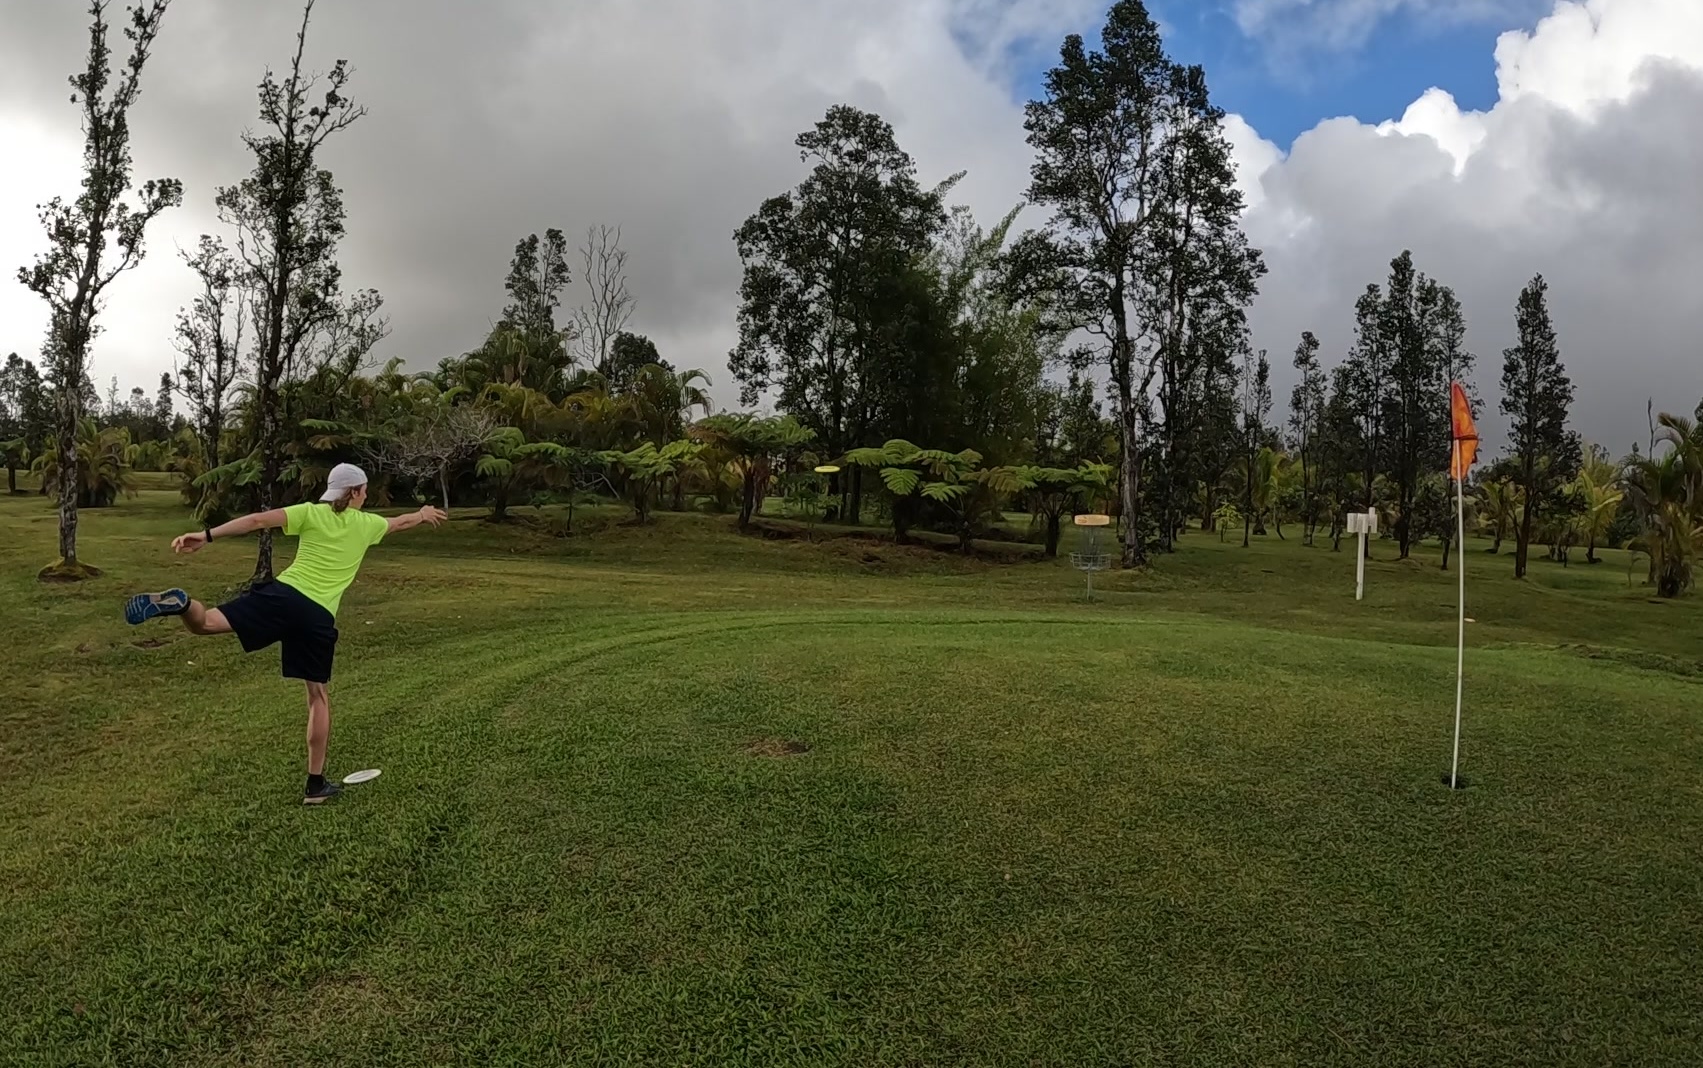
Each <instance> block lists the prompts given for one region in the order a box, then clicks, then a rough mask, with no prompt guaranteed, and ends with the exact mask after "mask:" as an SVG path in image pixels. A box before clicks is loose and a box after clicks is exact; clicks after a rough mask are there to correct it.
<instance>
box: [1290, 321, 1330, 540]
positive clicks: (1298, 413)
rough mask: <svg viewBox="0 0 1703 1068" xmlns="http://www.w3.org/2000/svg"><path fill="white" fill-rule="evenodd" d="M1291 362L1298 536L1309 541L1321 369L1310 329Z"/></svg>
mask: <svg viewBox="0 0 1703 1068" xmlns="http://www.w3.org/2000/svg"><path fill="white" fill-rule="evenodd" d="M1294 364H1295V370H1296V372H1297V373H1298V374H1299V375H1300V380H1299V381H1297V382H1296V383H1295V388H1294V390H1292V391H1291V392H1290V394H1289V435H1290V440H1291V441H1292V442H1293V443H1294V446H1295V453H1296V455H1297V457H1299V459H1300V461H1301V540H1302V542H1303V543H1305V544H1307V545H1312V544H1313V534H1314V532H1315V531H1316V530H1317V529H1318V525H1319V512H1318V493H1317V488H1316V486H1315V484H1314V483H1315V481H1316V479H1317V475H1318V472H1317V470H1316V467H1317V464H1316V462H1315V461H1316V456H1315V453H1316V452H1317V446H1318V437H1319V423H1320V421H1321V420H1322V419H1323V418H1324V409H1325V373H1324V371H1323V369H1321V368H1320V367H1319V339H1318V338H1317V337H1315V336H1314V335H1313V332H1312V331H1311V330H1307V331H1303V332H1302V334H1301V343H1300V344H1299V345H1297V346H1295V361H1294Z"/></svg>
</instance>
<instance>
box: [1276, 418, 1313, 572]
mask: <svg viewBox="0 0 1703 1068" xmlns="http://www.w3.org/2000/svg"><path fill="white" fill-rule="evenodd" d="M1312 486H1313V484H1312V483H1311V482H1310V481H1308V479H1307V447H1306V445H1304V444H1303V445H1302V446H1301V544H1302V545H1305V546H1306V547H1307V548H1309V549H1310V548H1312V547H1313V528H1314V526H1315V525H1316V524H1315V523H1314V516H1313V488H1312ZM1282 536H1283V532H1282V531H1281V530H1279V531H1278V537H1282Z"/></svg>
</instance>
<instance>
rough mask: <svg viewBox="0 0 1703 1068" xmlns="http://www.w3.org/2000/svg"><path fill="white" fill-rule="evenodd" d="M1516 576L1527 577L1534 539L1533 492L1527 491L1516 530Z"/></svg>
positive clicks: (1519, 577)
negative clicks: (1528, 557) (1528, 558)
mask: <svg viewBox="0 0 1703 1068" xmlns="http://www.w3.org/2000/svg"><path fill="white" fill-rule="evenodd" d="M1514 539H1515V540H1514V577H1515V578H1517V579H1521V578H1525V577H1526V560H1527V553H1528V552H1529V550H1530V549H1531V541H1532V494H1531V491H1530V490H1529V489H1528V490H1527V491H1526V501H1525V504H1524V505H1523V506H1522V507H1521V509H1520V525H1519V528H1518V529H1517V530H1515V531H1514Z"/></svg>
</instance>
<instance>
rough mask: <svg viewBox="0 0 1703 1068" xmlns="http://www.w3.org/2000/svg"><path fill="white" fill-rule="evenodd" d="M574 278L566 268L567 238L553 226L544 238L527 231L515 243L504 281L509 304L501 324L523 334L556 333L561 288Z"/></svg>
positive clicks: (564, 287) (504, 310)
mask: <svg viewBox="0 0 1703 1068" xmlns="http://www.w3.org/2000/svg"><path fill="white" fill-rule="evenodd" d="M571 281H573V274H572V272H571V271H569V270H568V239H567V237H566V236H565V235H564V234H563V233H562V231H560V230H558V229H555V228H554V227H552V228H550V229H548V230H545V231H544V237H543V239H542V240H540V239H539V237H538V235H537V234H528V235H527V236H525V237H523V238H521V239H520V240H519V241H518V242H516V243H515V246H514V258H513V259H512V260H510V261H509V276H508V279H507V280H506V281H505V282H504V288H506V289H507V290H508V294H509V303H508V306H507V307H506V308H504V309H503V320H502V324H501V325H503V326H507V327H510V328H512V329H515V330H520V331H522V332H524V333H529V334H537V335H549V334H555V333H556V332H557V327H556V309H557V308H559V307H561V304H562V290H564V289H566V288H567V286H568V283H569V282H571Z"/></svg>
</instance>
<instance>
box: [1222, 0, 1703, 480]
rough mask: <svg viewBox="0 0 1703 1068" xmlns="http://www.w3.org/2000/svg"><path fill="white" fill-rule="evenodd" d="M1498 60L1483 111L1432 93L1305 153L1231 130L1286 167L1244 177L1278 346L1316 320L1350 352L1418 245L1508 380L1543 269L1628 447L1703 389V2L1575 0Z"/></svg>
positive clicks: (1493, 368)
mask: <svg viewBox="0 0 1703 1068" xmlns="http://www.w3.org/2000/svg"><path fill="white" fill-rule="evenodd" d="M1487 58H1488V57H1487ZM1495 62H1496V69H1497V81H1498V84H1499V86H1500V94H1499V99H1498V101H1497V102H1496V104H1495V105H1494V106H1493V107H1491V108H1490V109H1489V110H1487V111H1484V112H1476V111H1462V110H1461V109H1460V108H1459V107H1458V106H1457V105H1456V103H1455V101H1454V99H1453V98H1452V97H1451V96H1449V94H1448V93H1446V92H1444V91H1442V90H1441V89H1433V90H1431V91H1429V92H1427V93H1426V94H1424V95H1423V96H1422V97H1421V98H1420V99H1418V100H1417V101H1415V102H1414V103H1413V104H1412V106H1410V107H1409V108H1408V109H1407V111H1406V113H1405V114H1404V115H1403V116H1402V117H1401V118H1400V119H1399V120H1395V121H1391V122H1384V123H1380V124H1376V125H1372V124H1366V123H1362V122H1359V121H1356V120H1354V119H1332V120H1329V121H1326V122H1322V123H1320V124H1319V125H1318V126H1316V127H1315V128H1313V129H1312V130H1309V131H1307V132H1306V133H1304V134H1302V135H1301V136H1300V137H1298V138H1297V139H1296V140H1295V142H1294V144H1293V145H1292V146H1290V148H1289V149H1288V151H1286V152H1280V151H1279V150H1278V147H1277V146H1275V145H1271V144H1269V143H1266V144H1255V143H1250V142H1249V141H1248V138H1249V137H1250V136H1251V133H1250V132H1249V131H1248V130H1247V129H1246V125H1245V124H1241V125H1240V126H1238V125H1236V124H1234V123H1233V124H1232V126H1231V128H1230V130H1231V135H1232V137H1233V138H1234V139H1235V140H1236V144H1237V155H1238V161H1239V162H1241V163H1243V164H1247V163H1249V161H1254V162H1253V167H1256V168H1257V167H1258V161H1259V160H1260V159H1262V158H1263V159H1264V160H1266V161H1267V162H1266V165H1265V166H1264V168H1263V170H1259V171H1258V173H1257V177H1255V176H1254V173H1253V171H1252V169H1251V168H1250V169H1245V170H1244V172H1243V174H1242V181H1243V182H1244V184H1245V185H1248V186H1251V187H1253V188H1254V190H1255V193H1254V195H1253V197H1252V198H1251V200H1250V203H1251V207H1250V210H1249V212H1248V217H1247V225H1248V229H1249V231H1250V234H1251V235H1252V237H1253V239H1254V240H1255V242H1256V243H1258V244H1260V245H1262V246H1263V247H1264V248H1265V250H1266V254H1267V258H1268V262H1269V263H1270V265H1271V274H1270V275H1269V277H1268V278H1267V279H1266V284H1265V286H1264V290H1263V292H1262V294H1261V298H1260V301H1259V303H1258V305H1257V306H1256V308H1255V310H1254V317H1253V321H1254V324H1255V328H1256V330H1257V332H1258V335H1259V343H1260V344H1261V345H1264V346H1267V347H1269V348H1270V349H1271V350H1272V351H1273V353H1274V354H1276V355H1278V356H1283V357H1286V356H1287V353H1288V351H1289V350H1290V349H1291V348H1292V347H1293V345H1294V339H1295V338H1297V337H1298V336H1299V334H1300V332H1301V331H1302V330H1304V329H1312V330H1315V331H1317V332H1319V333H1320V335H1321V337H1322V338H1323V339H1324V340H1325V342H1326V348H1327V354H1329V355H1332V356H1335V357H1340V356H1341V355H1342V354H1343V353H1345V352H1346V351H1347V348H1348V346H1349V344H1350V343H1351V341H1352V336H1351V332H1350V325H1351V313H1352V308H1353V302H1354V299H1355V297H1356V295H1357V294H1358V293H1359V292H1360V291H1361V290H1362V289H1363V288H1364V287H1365V285H1366V283H1368V282H1375V281H1382V280H1383V278H1384V276H1385V274H1386V273H1387V264H1388V261H1389V259H1390V258H1391V257H1392V256H1394V255H1395V254H1396V253H1398V252H1400V251H1401V250H1402V249H1404V248H1411V249H1412V250H1413V251H1414V254H1415V257H1416V259H1417V261H1418V264H1419V266H1420V268H1421V269H1423V270H1425V271H1426V272H1427V273H1430V274H1432V275H1433V276H1434V277H1437V278H1439V279H1440V280H1442V281H1443V282H1445V283H1447V284H1449V285H1452V286H1454V287H1455V289H1456V291H1457V293H1459V295H1460V296H1461V298H1462V301H1463V303H1464V305H1465V308H1466V312H1467V315H1468V326H1469V331H1470V334H1469V342H1470V343H1471V345H1472V347H1473V348H1474V350H1475V351H1476V353H1477V354H1478V357H1479V365H1478V371H1477V375H1476V378H1477V381H1478V382H1479V384H1480V386H1481V387H1484V389H1485V392H1486V394H1487V395H1492V396H1493V395H1495V394H1496V393H1497V390H1496V386H1497V383H1498V381H1499V377H1500V368H1501V350H1502V349H1503V348H1504V347H1505V346H1507V345H1509V344H1511V343H1512V332H1513V306H1514V300H1515V297H1516V296H1517V294H1518V292H1519V289H1520V287H1521V286H1522V285H1523V284H1524V283H1525V282H1526V281H1527V280H1528V279H1530V277H1531V276H1532V275H1533V274H1536V273H1539V272H1541V273H1543V274H1544V275H1545V277H1546V278H1547V279H1548V280H1549V282H1550V285H1551V290H1550V295H1551V301H1552V311H1553V313H1554V316H1555V320H1556V324H1557V327H1558V330H1559V332H1560V337H1561V344H1562V347H1563V354H1564V357H1565V359H1566V361H1567V364H1568V367H1569V370H1570V372H1571V373H1572V376H1573V378H1574V381H1575V383H1576V385H1577V386H1578V399H1577V401H1576V404H1575V417H1576V424H1577V425H1578V427H1579V428H1580V429H1581V430H1582V432H1583V433H1585V434H1586V435H1587V436H1589V437H1591V438H1593V439H1596V440H1599V441H1601V442H1603V443H1604V444H1605V445H1608V446H1609V447H1610V448H1612V449H1614V450H1616V451H1619V450H1623V449H1625V448H1627V447H1629V446H1630V445H1631V443H1632V442H1633V441H1635V440H1638V439H1640V438H1641V437H1642V436H1643V426H1644V414H1645V402H1646V400H1647V399H1648V398H1650V397H1654V398H1655V399H1656V403H1657V407H1658V408H1662V407H1667V408H1670V409H1673V410H1676V411H1684V412H1689V411H1690V410H1691V408H1692V407H1693V406H1694V405H1695V404H1696V403H1697V401H1698V399H1699V398H1700V397H1703V359H1700V357H1703V299H1700V298H1699V297H1697V296H1696V294H1695V292H1694V285H1695V282H1694V280H1695V279H1696V278H1698V277H1703V210H1700V202H1703V196H1700V194H1699V193H1698V192H1697V191H1698V190H1699V189H1700V188H1703V150H1700V149H1699V144H1700V142H1703V4H1699V3H1698V2H1697V0H1561V2H1560V3H1557V4H1556V5H1555V7H1554V8H1553V10H1552V12H1551V13H1550V14H1549V15H1548V16H1547V17H1546V18H1544V19H1542V20H1541V21H1539V22H1538V23H1537V24H1536V25H1535V26H1533V27H1532V28H1530V29H1524V30H1513V31H1510V32H1508V33H1505V34H1504V35H1503V36H1502V37H1501V39H1500V41H1499V43H1498V45H1497V48H1496V53H1495ZM1489 423H1490V424H1491V429H1494V428H1495V426H1496V424H1497V423H1499V417H1497V416H1496V415H1495V413H1494V411H1493V412H1492V414H1491V418H1490V419H1489Z"/></svg>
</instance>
